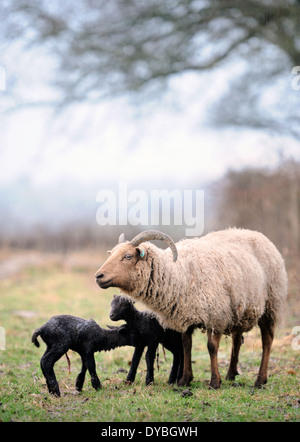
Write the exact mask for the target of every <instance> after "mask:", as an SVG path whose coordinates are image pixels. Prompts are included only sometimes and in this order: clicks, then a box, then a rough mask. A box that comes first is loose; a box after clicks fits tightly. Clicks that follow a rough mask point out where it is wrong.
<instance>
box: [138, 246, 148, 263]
mask: <svg viewBox="0 0 300 442" xmlns="http://www.w3.org/2000/svg"><path fill="white" fill-rule="evenodd" d="M136 250H137V252H138V254H139V257H140V258H141V259H143V260H144V261H146V259H147V250H146V249H145V247H143V246H138V247H136Z"/></svg>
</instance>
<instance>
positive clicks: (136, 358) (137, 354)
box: [126, 345, 145, 384]
mask: <svg viewBox="0 0 300 442" xmlns="http://www.w3.org/2000/svg"><path fill="white" fill-rule="evenodd" d="M144 348H145V347H144V346H143V345H142V346H137V347H136V348H135V350H134V353H133V356H132V361H131V365H130V370H129V373H128V375H127V378H126V383H127V384H131V383H132V382H134V380H135V375H136V371H137V368H138V366H139V363H140V360H141V357H142V354H143V351H144Z"/></svg>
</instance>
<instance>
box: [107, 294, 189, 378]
mask: <svg viewBox="0 0 300 442" xmlns="http://www.w3.org/2000/svg"><path fill="white" fill-rule="evenodd" d="M109 316H110V319H111V320H112V321H119V320H120V319H123V320H125V321H126V323H127V325H128V326H129V327H130V328H132V329H133V330H134V334H135V336H136V341H137V344H136V346H135V350H134V354H133V357H132V361H131V366H130V370H129V373H128V376H127V379H126V382H128V383H132V382H134V380H135V376H136V371H137V368H138V365H139V362H140V359H141V357H142V354H143V351H144V349H145V347H148V350H147V352H146V364H147V374H146V385H149V384H150V383H152V382H154V359H155V353H156V350H157V347H158V345H159V344H160V343H161V344H162V345H163V347H164V348H166V349H167V350H169V351H170V352H172V353H173V365H172V369H171V372H170V376H169V380H168V383H169V384H174V383H175V382H176V381H179V380H180V379H181V377H182V368H183V349H182V340H181V333H178V332H176V331H174V330H171V329H163V327H162V326H161V325H160V324H159V322H158V320H157V318H156V317H155V316H154V314H153V313H151V312H149V311H143V312H140V311H138V310H137V309H136V308H135V306H134V305H133V302H132V301H131V300H129V299H127V298H124V297H122V296H117V295H114V297H113V300H112V302H111V311H110V315H109Z"/></svg>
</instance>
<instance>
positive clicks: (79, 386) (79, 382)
mask: <svg viewBox="0 0 300 442" xmlns="http://www.w3.org/2000/svg"><path fill="white" fill-rule="evenodd" d="M80 356H81V361H82V366H81V372H80V373H79V375H78V376H77V379H76V384H75V387H76V390H77V391H81V390H82V387H83V384H84V380H85V374H86V370H87V366H86V360H85V357H84V356H83V355H80Z"/></svg>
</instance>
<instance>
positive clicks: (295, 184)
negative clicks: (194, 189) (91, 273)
mask: <svg viewBox="0 0 300 442" xmlns="http://www.w3.org/2000/svg"><path fill="white" fill-rule="evenodd" d="M209 194H210V196H209V200H210V201H209V204H206V205H205V220H206V221H205V232H204V233H207V232H208V231H209V230H212V229H214V230H217V229H223V228H226V227H229V226H236V227H243V228H249V229H253V230H258V231H260V232H262V233H264V234H265V235H267V236H268V237H269V238H270V239H271V240H272V241H273V242H274V243H275V244H276V246H277V247H278V248H279V249H280V250H281V252H282V253H283V254H284V255H285V256H289V257H291V258H292V257H299V256H300V162H297V161H295V160H282V161H281V163H280V164H279V165H278V167H277V168H275V169H265V168H247V169H243V170H237V171H235V170H229V171H228V172H227V173H226V174H225V176H224V177H223V178H222V179H221V180H219V181H218V182H216V183H213V184H212V185H211V187H210V191H209ZM147 228H157V229H160V230H163V231H165V232H166V233H168V234H170V235H172V236H173V237H174V239H175V240H179V239H181V238H182V237H183V236H184V226H172V221H171V225H170V226H163V225H162V226H136V227H134V226H130V225H128V226H119V225H116V226H109V225H107V226H101V227H100V226H99V225H97V223H96V222H95V218H93V219H92V220H90V219H88V220H86V221H81V222H75V221H74V222H72V223H68V224H64V225H62V226H61V227H60V228H58V227H57V228H56V229H55V230H53V229H51V226H47V225H39V226H34V227H33V228H31V229H27V230H26V231H25V230H24V231H22V230H21V229H20V231H19V232H18V234H17V235H16V234H10V235H7V233H5V232H4V231H2V232H1V230H0V245H2V246H7V247H21V248H38V249H41V250H63V251H68V250H73V249H81V248H86V247H93V248H94V247H95V248H99V249H100V248H101V249H105V250H107V249H110V248H111V246H112V244H115V242H116V240H117V238H118V235H119V234H120V233H121V232H123V231H125V233H126V236H127V238H128V239H130V238H131V237H132V236H134V235H135V234H136V233H137V232H138V231H139V230H145V229H147Z"/></svg>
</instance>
